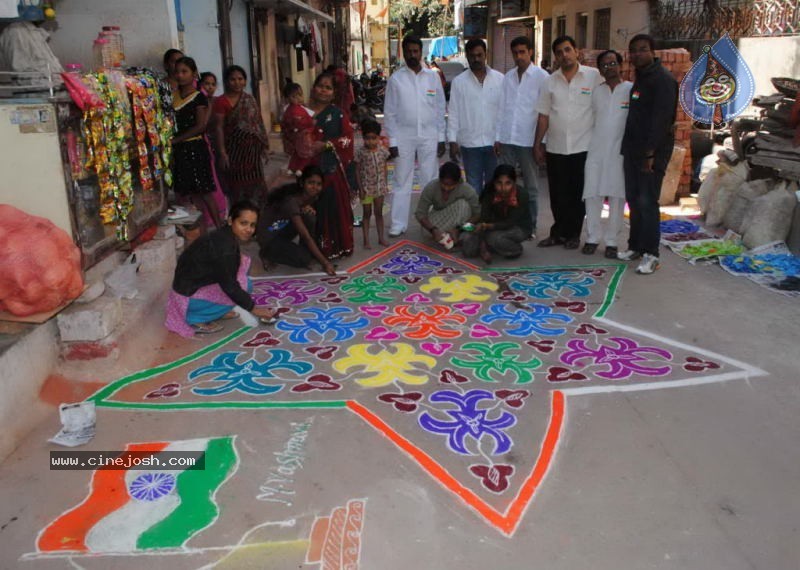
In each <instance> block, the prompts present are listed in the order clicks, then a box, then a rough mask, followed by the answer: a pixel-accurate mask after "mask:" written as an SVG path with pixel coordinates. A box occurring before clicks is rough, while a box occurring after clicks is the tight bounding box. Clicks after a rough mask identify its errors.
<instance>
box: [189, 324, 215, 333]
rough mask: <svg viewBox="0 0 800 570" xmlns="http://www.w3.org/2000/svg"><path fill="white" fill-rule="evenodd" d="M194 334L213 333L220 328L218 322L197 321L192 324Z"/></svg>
mask: <svg viewBox="0 0 800 570" xmlns="http://www.w3.org/2000/svg"><path fill="white" fill-rule="evenodd" d="M192 328H193V329H194V332H195V334H214V333H218V332H219V331H221V330H222V325H221V324H219V323H197V324H194V325H192Z"/></svg>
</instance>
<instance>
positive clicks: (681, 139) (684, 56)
mask: <svg viewBox="0 0 800 570" xmlns="http://www.w3.org/2000/svg"><path fill="white" fill-rule="evenodd" d="M602 51H603V50H583V51H582V55H583V57H582V60H581V63H583V64H584V65H591V66H592V67H597V56H598V55H600V54H601V53H602ZM620 53H621V54H622V58H623V63H622V69H621V74H622V77H623V79H626V80H628V81H633V75H634V69H633V66H632V65H631V63H630V59H629V58H628V52H627V50H626V51H622V52H620ZM656 57H657V58H659V59H660V60H661V64H662V65H663V66H664V67H666V68H667V69H669V70H670V72H672V75H673V76H675V79H676V80H677V81H678V82H679V83H680V82H681V81H682V80H683V78H684V77H685V76H686V74H687V73H689V70H690V69H691V68H692V60H691V54H690V53H689V52H688V51H686V50H685V49H683V48H674V49H662V50H656ZM675 122H676V131H675V144H677V145H679V146H682V147H684V148H685V149H686V157H685V158H684V160H683V168H682V169H681V178H680V183H679V184H678V192H677V197H681V196H688V195H689V193H690V191H691V179H692V155H691V144H690V140H691V133H692V119H691V118H690V117H689V116H687V115H686V113H684V112H683V108H682V107H681V104H680V103H678V108H677V113H676V115H675Z"/></svg>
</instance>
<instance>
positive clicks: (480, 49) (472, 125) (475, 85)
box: [447, 39, 503, 195]
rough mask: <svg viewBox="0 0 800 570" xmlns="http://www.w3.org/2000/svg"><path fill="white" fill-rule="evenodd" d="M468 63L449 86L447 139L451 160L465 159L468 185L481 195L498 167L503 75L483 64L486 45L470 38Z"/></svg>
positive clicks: (467, 50)
mask: <svg viewBox="0 0 800 570" xmlns="http://www.w3.org/2000/svg"><path fill="white" fill-rule="evenodd" d="M464 51H465V52H466V54H467V62H468V63H469V71H465V72H463V73H461V74H459V75H458V76H456V77H455V79H453V82H452V83H451V85H450V105H449V107H448V115H447V116H448V119H447V140H449V141H450V157H451V158H452V159H453V160H458V157H459V155H460V156H461V157H462V158H463V159H464V170H465V172H466V174H467V183H468V184H469V185H470V186H472V187H473V188H474V189H475V190H476V191H477V192H478V194H479V195H480V193H481V192H482V191H483V187H484V185H485V184H486V183H487V182H489V181H490V180H491V179H492V176H493V175H494V169H495V167H496V166H497V157H496V156H495V154H494V148H493V147H494V141H495V132H496V129H497V113H498V110H499V109H500V98H501V97H502V95H503V74H502V73H500V72H499V71H495V70H494V69H492V68H491V67H489V66H487V65H486V44H485V43H484V41H483V40H480V39H471V40H469V41H468V42H467V44H466V46H464Z"/></svg>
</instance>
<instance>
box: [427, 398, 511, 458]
mask: <svg viewBox="0 0 800 570" xmlns="http://www.w3.org/2000/svg"><path fill="white" fill-rule="evenodd" d="M494 399H495V396H494V394H492V393H491V392H487V391H486V390H470V391H469V392H467V393H465V394H460V393H459V392H454V391H452V390H440V391H438V392H434V393H433V394H431V395H430V397H429V400H430V401H431V402H432V403H439V402H444V403H449V404H454V405H455V406H456V407H455V408H453V409H448V410H443V411H444V412H445V413H446V414H447V415H449V416H450V417H451V418H452V421H445V420H438V419H436V418H434V417H433V416H432V415H431V414H430V413H428V412H424V413H423V414H421V415H420V417H419V425H420V426H422V427H423V428H424V429H425V430H427V431H429V432H431V433H436V434H439V435H446V436H447V438H448V439H447V446H448V447H449V448H450V449H452V450H453V451H455V452H457V453H461V454H462V455H475V453H472V452H471V451H469V450H468V449H467V447H466V439H467V438H471V439H473V440H475V441H476V442H479V441H480V439H481V438H482V437H483V436H488V437H490V438H491V439H493V440H494V451H493V452H492V455H499V454H502V453H505V452H507V451H508V450H509V449H511V445H512V443H513V442H512V441H511V438H510V437H509V436H508V435H507V434H506V433H505V432H504V431H503V430H504V429H506V428H509V427H511V426H513V425H514V424H516V423H517V418H515V417H514V416H513V415H512V414H510V413H509V412H507V411H505V410H502V409H501V411H500V412H499V413H498V414H497V416H496V417H494V418H490V417H489V416H490V414H492V412H493V410H494V408H489V409H478V403H479V402H480V401H482V400H494Z"/></svg>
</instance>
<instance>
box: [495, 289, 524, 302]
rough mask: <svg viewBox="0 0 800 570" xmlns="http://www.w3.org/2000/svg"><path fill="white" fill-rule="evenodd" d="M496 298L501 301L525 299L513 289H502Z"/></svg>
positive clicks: (520, 300)
mask: <svg viewBox="0 0 800 570" xmlns="http://www.w3.org/2000/svg"><path fill="white" fill-rule="evenodd" d="M498 299H500V300H501V301H518V302H522V301H525V300H526V299H525V297H524V296H522V295H519V294H517V293H515V292H514V291H509V290H506V291H503V292H502V293H500V296H499V297H498Z"/></svg>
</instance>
